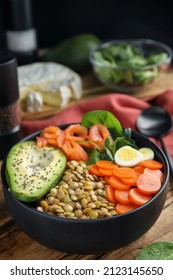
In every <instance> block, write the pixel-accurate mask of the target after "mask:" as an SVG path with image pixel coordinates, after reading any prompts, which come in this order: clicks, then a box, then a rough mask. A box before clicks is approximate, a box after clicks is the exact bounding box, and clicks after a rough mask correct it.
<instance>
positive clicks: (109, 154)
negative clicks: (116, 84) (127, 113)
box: [81, 110, 137, 164]
mask: <svg viewBox="0 0 173 280" xmlns="http://www.w3.org/2000/svg"><path fill="white" fill-rule="evenodd" d="M93 124H103V125H105V126H106V127H107V128H108V129H109V131H110V134H111V136H112V139H113V140H114V141H113V143H111V141H110V139H109V138H107V139H106V140H105V143H104V144H105V148H104V149H100V148H99V147H98V146H97V145H95V148H88V149H87V153H88V155H89V159H88V161H87V164H92V163H95V162H97V161H98V160H110V161H114V155H115V152H116V151H117V149H119V148H120V147H122V146H125V145H129V146H132V147H134V148H137V146H136V144H135V141H134V140H133V139H132V138H131V129H130V128H126V129H123V128H122V126H121V124H120V122H119V121H118V119H117V118H116V117H115V116H114V115H113V114H112V113H110V112H109V111H104V110H96V111H91V112H87V113H85V114H84V115H83V117H82V121H81V125H83V126H85V127H87V128H88V129H89V128H90V127H91V126H92V125H93Z"/></svg>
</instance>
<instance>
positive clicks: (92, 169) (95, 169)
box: [89, 164, 103, 176]
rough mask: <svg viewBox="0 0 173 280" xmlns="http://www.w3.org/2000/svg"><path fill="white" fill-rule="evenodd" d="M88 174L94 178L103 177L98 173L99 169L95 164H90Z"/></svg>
mask: <svg viewBox="0 0 173 280" xmlns="http://www.w3.org/2000/svg"><path fill="white" fill-rule="evenodd" d="M89 173H91V174H93V175H96V176H103V174H101V173H100V171H99V168H98V166H97V165H96V164H91V165H90V166H89Z"/></svg>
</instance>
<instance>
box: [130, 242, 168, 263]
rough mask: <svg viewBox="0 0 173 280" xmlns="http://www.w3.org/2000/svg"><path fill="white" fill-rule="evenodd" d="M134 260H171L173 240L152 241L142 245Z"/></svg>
mask: <svg viewBox="0 0 173 280" xmlns="http://www.w3.org/2000/svg"><path fill="white" fill-rule="evenodd" d="M135 259H136V260H173V242H171V241H160V242H154V243H152V244H150V245H148V246H146V247H144V248H143V249H142V250H141V251H140V252H139V254H138V255H137V256H136V258H135Z"/></svg>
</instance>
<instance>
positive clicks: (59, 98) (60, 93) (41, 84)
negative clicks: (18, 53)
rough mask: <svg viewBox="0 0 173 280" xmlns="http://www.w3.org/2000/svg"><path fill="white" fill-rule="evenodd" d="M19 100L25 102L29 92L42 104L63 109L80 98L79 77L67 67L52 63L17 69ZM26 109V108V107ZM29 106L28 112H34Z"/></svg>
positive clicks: (35, 64) (80, 83)
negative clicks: (40, 98) (35, 95)
mask: <svg viewBox="0 0 173 280" xmlns="http://www.w3.org/2000/svg"><path fill="white" fill-rule="evenodd" d="M18 80H19V91H20V98H21V100H26V99H27V96H28V94H29V92H31V91H32V92H37V93H39V94H40V95H41V96H42V99H43V103H44V104H48V105H50V106H57V107H64V106H66V105H67V104H68V102H69V101H70V100H71V99H80V98H81V96H82V80H81V77H80V76H79V75H78V74H77V73H76V72H74V71H73V70H71V69H69V68H68V67H66V66H64V65H61V64H58V63H54V62H38V63H32V64H28V65H24V66H20V67H18ZM26 107H27V106H26ZM31 107H32V105H31V104H30V106H29V111H34V107H33V109H32V108H31Z"/></svg>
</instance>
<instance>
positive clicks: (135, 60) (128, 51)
mask: <svg viewBox="0 0 173 280" xmlns="http://www.w3.org/2000/svg"><path fill="white" fill-rule="evenodd" d="M93 58H94V60H95V61H96V62H97V63H98V64H97V65H95V68H94V70H95V72H96V74H97V75H98V77H99V79H100V80H101V81H102V82H104V83H105V84H108V85H109V84H114V83H115V84H120V83H124V84H127V85H134V86H138V85H144V84H147V83H149V82H150V81H152V80H153V79H154V78H155V77H157V76H158V73H159V69H158V67H157V66H155V65H153V64H157V65H159V64H161V63H163V62H164V61H165V62H166V60H167V58H168V55H167V53H165V52H160V53H152V54H150V55H149V56H148V57H147V56H146V55H144V54H143V53H142V51H141V50H140V49H139V48H138V47H137V46H135V45H133V44H129V43H121V42H120V43H117V44H116V45H112V46H108V47H105V48H103V49H100V50H96V51H95V52H93ZM99 63H101V64H102V65H103V66H104V67H103V66H100V65H99ZM116 67H117V68H118V69H117V68H116Z"/></svg>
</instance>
